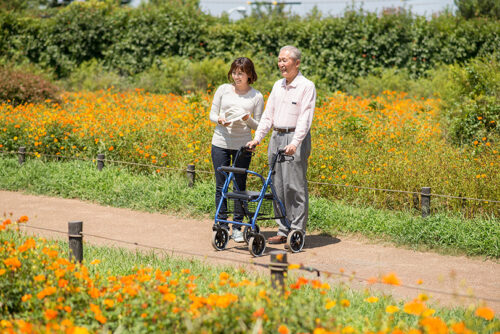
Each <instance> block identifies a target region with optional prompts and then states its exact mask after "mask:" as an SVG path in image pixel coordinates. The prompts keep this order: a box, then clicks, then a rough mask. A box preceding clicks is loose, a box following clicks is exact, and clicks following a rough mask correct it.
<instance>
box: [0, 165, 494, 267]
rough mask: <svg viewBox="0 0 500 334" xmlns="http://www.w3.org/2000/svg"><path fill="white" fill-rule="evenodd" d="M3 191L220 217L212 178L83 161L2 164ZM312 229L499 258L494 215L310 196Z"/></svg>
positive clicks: (0, 173) (310, 222)
mask: <svg viewBox="0 0 500 334" xmlns="http://www.w3.org/2000/svg"><path fill="white" fill-rule="evenodd" d="M0 189H7V190H25V191H28V192H31V193H36V194H46V195H52V196H61V197H67V198H80V199H84V200H91V201H95V202H97V203H100V204H104V205H112V206H115V207H127V208H132V209H136V210H145V211H152V212H177V213H178V214H183V215H191V216H196V217H202V216H206V215H207V214H210V215H213V214H214V212H215V209H214V203H213V192H214V189H215V188H214V184H213V180H211V179H208V180H207V179H197V182H196V185H195V187H194V188H189V187H187V180H186V179H185V178H184V177H183V176H180V175H175V174H170V175H168V174H167V175H158V174H156V173H155V172H153V173H147V172H144V173H141V174H137V173H132V172H130V171H128V170H127V169H121V168H117V167H113V166H106V168H104V169H103V171H102V172H98V171H97V168H96V167H95V165H93V164H89V163H85V162H79V161H74V162H49V163H43V162H42V161H39V160H28V161H27V162H26V163H25V165H23V167H22V168H19V165H18V163H17V160H16V159H0ZM262 224H264V222H262ZM308 224H309V225H308V228H309V229H310V230H311V231H318V232H324V233H328V234H331V235H337V234H339V233H340V234H344V233H354V234H357V233H360V234H362V235H364V236H367V237H370V238H374V239H376V240H387V241H391V242H393V243H396V244H400V245H408V246H411V247H417V248H430V249H435V250H439V251H446V252H449V253H458V254H460V253H462V254H468V255H484V256H488V257H492V258H499V257H500V245H499V244H498V242H499V240H500V224H499V222H498V218H497V217H494V216H492V217H490V218H474V219H465V218H462V217H456V216H455V217H452V216H447V215H444V214H439V215H435V214H434V215H433V216H431V217H428V218H426V219H424V218H420V217H415V216H414V215H412V214H411V213H409V212H394V211H388V210H377V209H374V208H370V207H355V206H350V205H347V204H344V203H342V202H341V201H335V202H332V201H329V200H327V199H324V198H317V197H311V204H310V214H309V223H308ZM267 226H275V223H274V222H268V223H267Z"/></svg>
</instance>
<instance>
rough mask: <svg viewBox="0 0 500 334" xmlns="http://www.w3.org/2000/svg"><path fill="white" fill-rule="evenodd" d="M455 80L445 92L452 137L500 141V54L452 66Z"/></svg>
mask: <svg viewBox="0 0 500 334" xmlns="http://www.w3.org/2000/svg"><path fill="white" fill-rule="evenodd" d="M451 79H452V83H451V84H450V86H449V88H448V89H446V90H445V91H444V92H443V94H442V98H443V102H444V112H445V116H446V118H447V120H448V122H449V125H450V138H451V140H452V141H453V142H454V143H456V144H474V145H476V146H477V145H478V143H485V144H486V143H488V142H490V141H498V140H500V127H499V126H498V122H500V61H499V59H498V54H497V55H491V56H489V57H486V58H478V59H473V60H471V61H469V62H468V63H467V65H466V66H465V67H460V66H453V68H452V77H451Z"/></svg>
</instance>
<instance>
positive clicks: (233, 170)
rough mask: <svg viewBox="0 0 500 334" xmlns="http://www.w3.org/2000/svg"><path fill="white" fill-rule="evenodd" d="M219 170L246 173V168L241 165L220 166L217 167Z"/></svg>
mask: <svg viewBox="0 0 500 334" xmlns="http://www.w3.org/2000/svg"><path fill="white" fill-rule="evenodd" d="M217 170H218V171H220V172H226V173H234V174H246V173H247V170H246V169H245V168H241V167H231V166H221V167H219V168H217Z"/></svg>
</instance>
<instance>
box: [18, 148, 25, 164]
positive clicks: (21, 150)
mask: <svg viewBox="0 0 500 334" xmlns="http://www.w3.org/2000/svg"><path fill="white" fill-rule="evenodd" d="M18 156H19V160H18V161H19V164H20V165H22V164H24V161H25V160H26V147H24V146H21V147H19V152H18Z"/></svg>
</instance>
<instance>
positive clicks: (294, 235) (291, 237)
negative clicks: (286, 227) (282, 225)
mask: <svg viewBox="0 0 500 334" xmlns="http://www.w3.org/2000/svg"><path fill="white" fill-rule="evenodd" d="M305 241H306V239H305V237H304V233H303V232H302V231H300V230H293V231H291V232H290V233H288V237H287V238H286V243H287V245H288V249H289V250H290V251H291V252H292V253H298V252H300V251H301V250H302V247H304V243H305Z"/></svg>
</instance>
